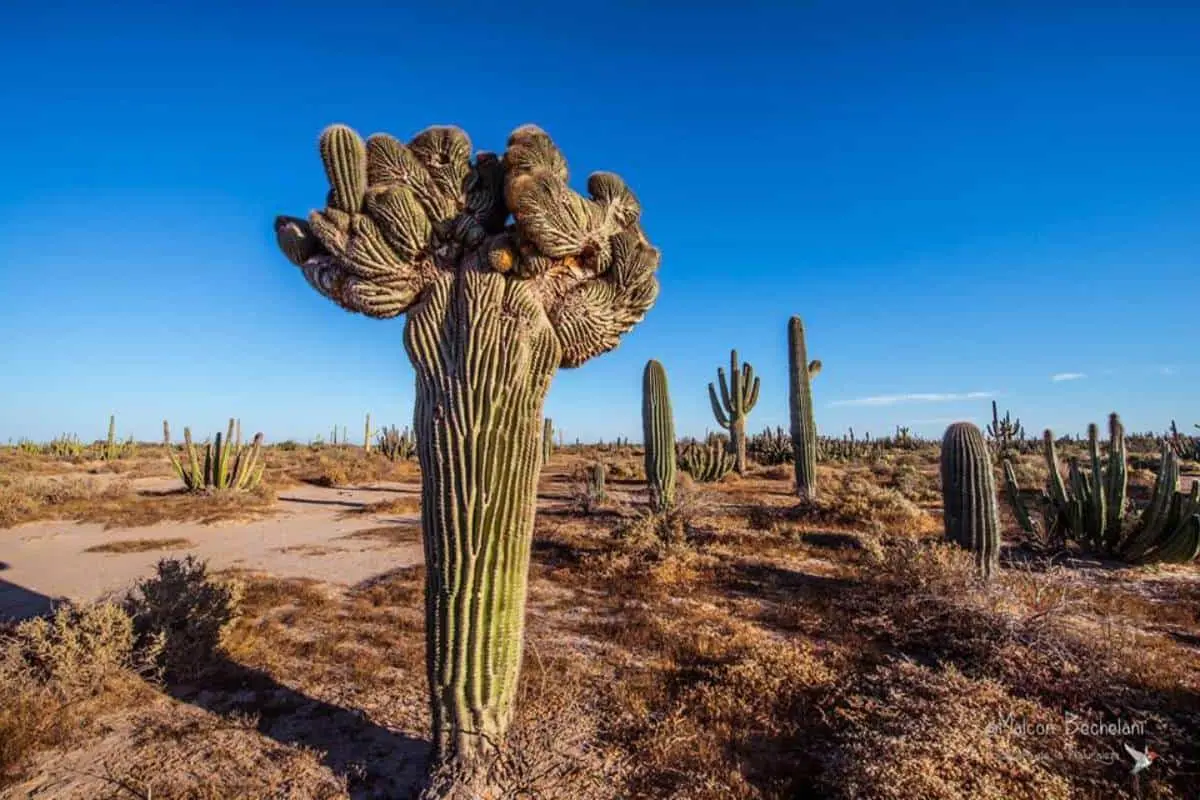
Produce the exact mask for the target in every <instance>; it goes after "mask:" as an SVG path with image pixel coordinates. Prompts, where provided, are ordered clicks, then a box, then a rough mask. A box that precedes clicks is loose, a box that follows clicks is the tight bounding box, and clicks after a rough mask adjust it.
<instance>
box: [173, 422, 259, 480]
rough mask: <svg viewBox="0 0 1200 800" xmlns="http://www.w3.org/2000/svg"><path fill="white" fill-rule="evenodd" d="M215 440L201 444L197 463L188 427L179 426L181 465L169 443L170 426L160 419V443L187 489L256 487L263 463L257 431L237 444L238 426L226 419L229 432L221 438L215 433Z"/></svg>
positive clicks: (196, 454) (195, 451) (239, 433)
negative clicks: (161, 428) (182, 449)
mask: <svg viewBox="0 0 1200 800" xmlns="http://www.w3.org/2000/svg"><path fill="white" fill-rule="evenodd" d="M214 438H215V441H214V442H212V443H210V444H208V445H207V446H206V447H205V452H204V461H203V463H201V461H200V455H199V453H198V452H197V449H196V445H195V444H194V443H193V442H192V430H191V428H184V429H183V444H184V455H186V456H187V463H186V464H184V463H183V462H181V461H180V460H179V458H178V457H177V456H176V455H175V449H174V447H173V446H172V445H171V429H170V427H169V426H168V425H167V422H166V420H163V439H164V442H163V446H164V448H165V449H166V451H167V458H169V459H170V461H171V467H172V468H173V469H174V470H175V474H176V475H177V476H178V477H179V479H180V480H181V481H183V484H184V486H185V487H187V489H188V491H191V492H202V491H214V490H234V491H248V490H251V489H254V488H256V487H257V486H258V485H259V484H260V483H261V482H262V476H263V470H264V469H265V466H266V465H265V464H261V463H259V458H260V456H261V454H262V442H263V435H262V434H261V433H257V434H255V435H254V440H253V441H252V442H251V443H250V444H249V445H246V446H243V445H242V443H241V426H240V424H235V422H234V420H232V419H231V420H229V431H228V433H227V434H226V436H225V438H224V439H222V437H221V434H220V433H218V434H217V435H216V437H214Z"/></svg>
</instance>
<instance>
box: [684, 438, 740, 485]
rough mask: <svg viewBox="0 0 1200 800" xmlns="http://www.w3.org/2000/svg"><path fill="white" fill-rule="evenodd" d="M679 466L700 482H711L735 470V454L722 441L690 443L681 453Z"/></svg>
mask: <svg viewBox="0 0 1200 800" xmlns="http://www.w3.org/2000/svg"><path fill="white" fill-rule="evenodd" d="M679 467H680V469H682V470H683V471H684V472H686V473H687V474H689V475H691V476H692V478H694V479H695V480H697V481H699V482H700V483H710V482H712V481H719V480H721V478H724V477H725V476H726V475H728V474H729V473H730V471H732V470H733V467H734V456H733V454H732V453H730V452H729V451H728V450H727V449H726V447H725V445H724V444H723V443H722V442H720V441H716V442H710V443H708V444H690V445H687V446H686V447H684V448H683V450H682V452H681V453H680V454H679Z"/></svg>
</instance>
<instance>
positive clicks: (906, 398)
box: [829, 392, 996, 408]
mask: <svg viewBox="0 0 1200 800" xmlns="http://www.w3.org/2000/svg"><path fill="white" fill-rule="evenodd" d="M995 396H996V393H995V392H910V393H908V394H877V395H874V396H872V397H855V398H852V399H850V400H834V401H833V402H832V403H830V404H829V406H830V407H831V408H832V407H833V406H894V405H898V404H900V403H949V402H951V401H954V400H979V399H981V398H984V397H995Z"/></svg>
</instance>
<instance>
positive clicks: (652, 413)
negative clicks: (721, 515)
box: [642, 359, 675, 511]
mask: <svg viewBox="0 0 1200 800" xmlns="http://www.w3.org/2000/svg"><path fill="white" fill-rule="evenodd" d="M642 440H643V441H644V442H645V450H646V456H645V464H646V488H647V489H648V490H649V493H650V508H651V509H653V510H654V511H666V510H668V509H670V508H671V507H672V506H674V505H675V420H674V419H673V418H672V416H671V395H670V394H669V392H668V389H667V371H666V370H665V369H663V365H662V364H660V363H658V362H657V361H655V360H653V359H651V360H650V361H647V362H646V369H645V371H644V372H643V373H642Z"/></svg>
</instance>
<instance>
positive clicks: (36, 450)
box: [17, 439, 42, 456]
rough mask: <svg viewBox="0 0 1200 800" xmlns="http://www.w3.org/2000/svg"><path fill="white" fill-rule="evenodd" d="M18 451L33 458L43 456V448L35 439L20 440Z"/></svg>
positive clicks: (18, 441)
mask: <svg viewBox="0 0 1200 800" xmlns="http://www.w3.org/2000/svg"><path fill="white" fill-rule="evenodd" d="M17 449H18V450H20V451H21V452H22V453H28V454H29V455H31V456H37V455H41V454H42V446H41V445H40V444H38V443H37V442H35V441H34V440H33V439H18V440H17Z"/></svg>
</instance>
